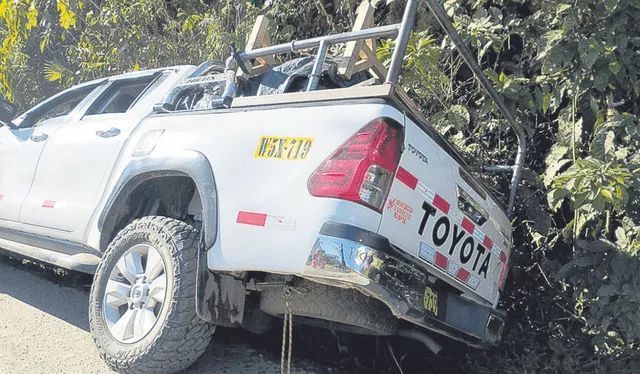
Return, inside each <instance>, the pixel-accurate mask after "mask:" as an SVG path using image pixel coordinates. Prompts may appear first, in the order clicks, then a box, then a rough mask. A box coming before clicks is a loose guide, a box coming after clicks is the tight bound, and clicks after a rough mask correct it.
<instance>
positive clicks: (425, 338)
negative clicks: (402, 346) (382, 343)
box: [397, 329, 442, 355]
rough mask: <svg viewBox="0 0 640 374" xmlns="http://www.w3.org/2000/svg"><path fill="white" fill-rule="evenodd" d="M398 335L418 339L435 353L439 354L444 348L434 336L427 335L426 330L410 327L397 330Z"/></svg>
mask: <svg viewBox="0 0 640 374" xmlns="http://www.w3.org/2000/svg"><path fill="white" fill-rule="evenodd" d="M397 335H398V336H402V337H403V338H407V339H412V340H417V341H419V342H421V343H422V344H424V345H425V346H427V348H428V349H429V350H430V351H431V352H433V354H435V355H437V354H438V353H440V351H441V350H442V347H441V346H440V344H438V343H436V341H435V340H433V338H432V337H430V336H429V335H427V333H426V332H424V331H420V330H409V329H400V330H398V332H397Z"/></svg>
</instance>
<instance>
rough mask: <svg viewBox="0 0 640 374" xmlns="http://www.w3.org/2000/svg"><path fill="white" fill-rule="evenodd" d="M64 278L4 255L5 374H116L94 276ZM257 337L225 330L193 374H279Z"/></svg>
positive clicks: (298, 368)
mask: <svg viewBox="0 0 640 374" xmlns="http://www.w3.org/2000/svg"><path fill="white" fill-rule="evenodd" d="M59 278H60V277H57V276H56V275H55V274H54V272H53V271H52V270H50V269H49V270H42V269H41V268H40V267H38V266H36V265H21V264H20V263H19V262H18V261H13V260H7V259H6V258H4V257H3V256H2V255H0V373H3V374H12V373H85V374H88V373H100V374H102V373H110V372H111V371H110V370H109V369H108V368H107V366H106V365H105V364H104V363H103V361H102V360H101V359H100V357H99V356H98V352H97V350H96V349H95V347H94V345H93V341H92V339H91V335H90V333H89V321H88V317H87V306H88V300H89V286H88V283H89V282H90V278H89V277H85V276H83V275H80V274H75V275H73V274H72V275H71V278H72V279H71V280H69V278H70V277H69V276H67V277H63V278H65V279H66V280H64V281H60V279H59ZM251 339H252V337H251V335H247V334H245V333H242V332H237V331H232V330H224V329H219V331H217V332H216V335H215V336H214V339H213V341H212V343H211V344H210V345H209V347H208V348H207V351H206V352H205V354H204V355H203V356H202V357H201V358H200V359H199V360H198V361H197V362H196V364H195V365H194V366H192V367H191V368H190V369H189V370H188V371H187V373H229V374H231V373H242V374H248V373H279V372H280V361H279V357H278V356H277V354H274V352H273V350H272V351H271V352H269V351H261V350H256V349H254V348H253V347H252V344H251V343H252V342H251ZM255 339H257V338H255ZM276 351H277V350H276ZM293 366H294V371H295V372H296V373H339V372H340V371H339V370H332V369H328V368H326V367H324V366H322V365H319V364H315V363H313V362H308V361H305V360H300V359H296V360H295V362H294V365H293Z"/></svg>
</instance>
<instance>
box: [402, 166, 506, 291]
mask: <svg viewBox="0 0 640 374" xmlns="http://www.w3.org/2000/svg"><path fill="white" fill-rule="evenodd" d="M396 178H397V179H398V180H399V181H401V182H402V183H403V184H405V185H406V186H407V187H409V188H411V189H412V190H414V191H417V192H418V193H419V194H420V195H421V196H422V198H423V199H424V201H425V204H423V209H424V210H425V217H423V220H422V223H421V225H420V227H419V230H418V235H423V233H424V228H425V224H426V222H427V219H428V218H429V215H431V216H433V217H435V213H436V211H438V210H439V211H440V212H442V213H444V216H441V217H440V219H438V221H437V222H436V226H435V228H434V232H433V235H434V243H435V244H436V247H435V248H439V249H441V250H442V248H441V247H442V245H443V244H444V243H445V242H446V241H447V240H448V239H447V238H448V236H449V233H450V232H453V233H454V237H455V238H454V241H453V243H452V244H451V246H450V248H449V255H450V256H451V254H452V253H453V252H454V250H457V251H458V252H459V255H460V256H459V257H460V261H461V263H462V264H468V263H471V262H470V261H471V258H472V255H473V254H474V253H475V254H476V256H475V261H474V262H473V271H474V273H477V274H473V273H471V272H470V271H468V270H466V269H464V268H463V267H462V266H461V263H459V262H456V261H454V260H453V259H450V258H449V257H447V256H446V255H445V254H444V253H440V252H438V250H436V249H434V248H433V247H430V246H429V245H427V244H425V243H421V245H420V250H419V257H420V258H421V259H422V260H424V261H426V262H428V263H431V264H433V265H434V266H435V267H436V268H439V269H440V270H442V271H443V272H445V273H447V274H448V275H450V276H451V277H453V278H455V279H456V280H458V281H460V282H462V283H464V284H465V285H467V286H468V287H469V288H471V289H473V290H477V289H478V287H479V286H480V283H481V282H482V279H481V277H482V276H483V275H484V277H485V278H486V274H487V271H488V268H489V266H490V265H489V262H490V255H493V256H495V257H496V258H498V259H499V261H500V263H501V264H502V273H501V274H500V280H499V281H498V283H499V284H500V285H502V284H503V283H504V278H505V277H506V272H507V254H506V253H505V252H504V251H502V250H501V249H500V248H499V247H498V245H497V244H496V243H495V242H494V241H493V240H491V238H489V236H487V235H486V234H485V233H484V232H483V231H482V230H481V229H480V227H478V226H476V225H475V224H474V223H473V222H472V221H471V220H470V219H469V218H468V217H466V216H465V215H463V214H461V213H460V212H458V211H452V210H451V204H450V203H449V202H448V201H446V199H445V198H444V197H442V196H440V195H438V194H437V193H436V192H435V191H433V190H432V189H431V188H429V187H428V186H427V185H426V184H425V183H423V182H422V181H420V180H419V179H418V178H417V177H416V176H415V175H413V174H412V173H411V172H409V171H408V170H406V169H404V168H403V167H399V168H398V171H397V173H396ZM439 226H441V228H443V230H441V231H438V228H439ZM451 227H453V229H454V230H450V228H451ZM439 232H442V234H439ZM457 232H460V234H457ZM462 232H466V234H468V235H469V236H467V238H468V239H467V240H464V242H463V241H462V239H463V238H464V235H463V233H462ZM458 243H462V244H458ZM476 244H477V245H476ZM456 245H461V246H462V247H456ZM476 248H477V249H476ZM487 252H488V253H489V254H490V255H487V254H485V253H487ZM481 257H482V259H483V260H482V261H479V260H480V259H481ZM456 258H457V257H456ZM492 296H494V299H495V297H497V295H496V293H495V292H494V293H493V295H492Z"/></svg>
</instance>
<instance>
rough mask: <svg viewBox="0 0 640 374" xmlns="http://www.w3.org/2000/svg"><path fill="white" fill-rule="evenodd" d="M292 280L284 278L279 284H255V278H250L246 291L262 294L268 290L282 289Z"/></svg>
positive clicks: (288, 277) (290, 277)
mask: <svg viewBox="0 0 640 374" xmlns="http://www.w3.org/2000/svg"><path fill="white" fill-rule="evenodd" d="M291 279H293V277H292V276H290V275H289V276H285V277H284V279H283V280H282V281H280V282H257V281H256V279H255V278H251V279H250V280H249V282H247V286H246V288H247V291H257V292H262V291H265V290H269V289H274V288H284V287H285V286H286V285H287V284H288V283H290V282H291Z"/></svg>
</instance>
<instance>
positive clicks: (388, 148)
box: [308, 118, 403, 212]
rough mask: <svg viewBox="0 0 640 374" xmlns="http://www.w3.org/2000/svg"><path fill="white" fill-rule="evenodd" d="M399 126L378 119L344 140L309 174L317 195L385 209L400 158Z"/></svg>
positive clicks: (311, 186) (314, 194)
mask: <svg viewBox="0 0 640 374" xmlns="http://www.w3.org/2000/svg"><path fill="white" fill-rule="evenodd" d="M402 143H403V132H402V128H401V127H400V126H395V125H392V124H390V123H389V122H388V121H387V120H385V119H382V118H380V119H376V120H373V121H372V122H370V123H369V124H367V125H366V126H364V127H363V128H361V129H360V130H359V131H358V132H357V133H355V134H354V135H353V136H351V138H349V139H348V140H347V141H346V142H344V144H342V145H341V146H340V147H339V148H338V149H337V150H336V151H335V152H333V154H332V155H331V156H329V158H328V159H326V160H325V161H324V162H323V163H322V165H320V166H319V167H318V169H316V171H315V172H314V173H313V174H312V175H311V178H309V183H308V188H309V192H310V193H311V195H313V196H316V197H333V198H336V199H343V200H349V201H353V202H355V203H358V204H362V205H364V206H367V207H370V208H373V209H375V210H376V211H378V212H382V208H383V206H384V202H385V200H386V199H387V195H388V194H389V189H390V188H391V183H392V182H393V173H394V172H395V170H396V168H397V167H398V163H399V162H400V154H401V152H402V151H401V149H402Z"/></svg>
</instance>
